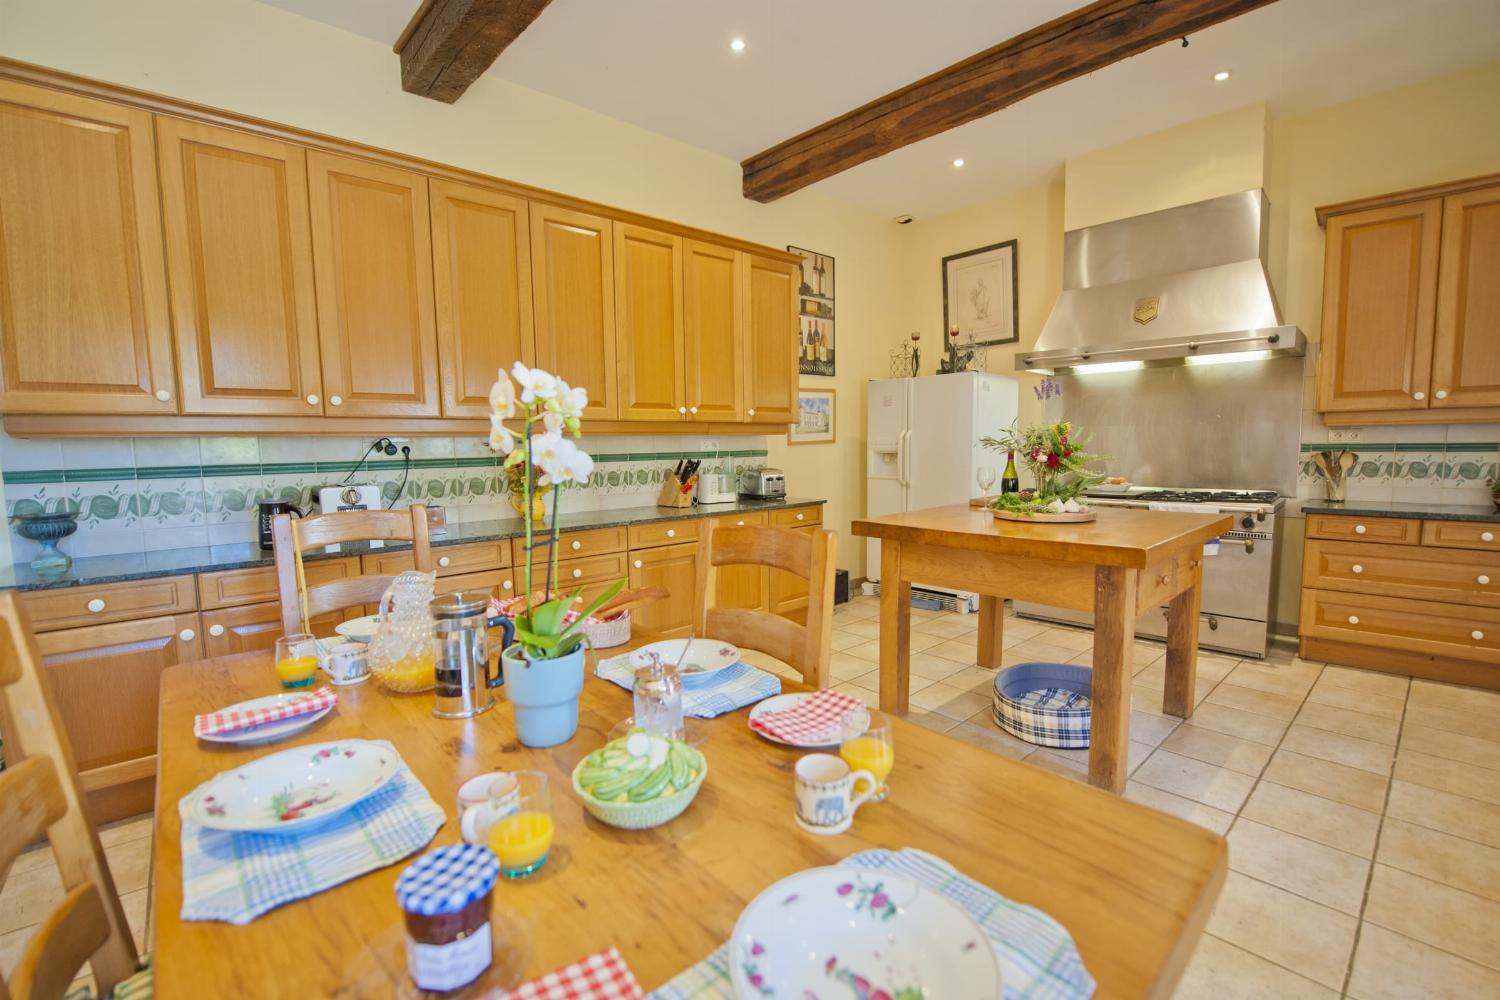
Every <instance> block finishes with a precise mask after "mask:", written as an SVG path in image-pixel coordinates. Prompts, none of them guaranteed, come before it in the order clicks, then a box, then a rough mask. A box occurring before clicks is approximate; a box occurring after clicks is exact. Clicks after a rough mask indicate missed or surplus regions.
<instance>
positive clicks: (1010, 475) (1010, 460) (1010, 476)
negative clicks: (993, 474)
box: [1000, 451, 1021, 493]
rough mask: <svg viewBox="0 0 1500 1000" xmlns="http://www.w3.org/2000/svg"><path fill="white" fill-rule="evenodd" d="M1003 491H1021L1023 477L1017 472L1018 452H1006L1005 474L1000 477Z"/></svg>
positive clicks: (1001, 490)
mask: <svg viewBox="0 0 1500 1000" xmlns="http://www.w3.org/2000/svg"><path fill="white" fill-rule="evenodd" d="M1000 492H1001V493H1019V492H1021V477H1020V476H1018V475H1017V474H1016V453H1015V452H1013V451H1008V452H1006V453H1005V475H1004V476H1002V477H1001V478H1000Z"/></svg>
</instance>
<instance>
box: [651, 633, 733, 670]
mask: <svg viewBox="0 0 1500 1000" xmlns="http://www.w3.org/2000/svg"><path fill="white" fill-rule="evenodd" d="M684 649H686V650H687V655H686V656H684V655H683V650H684ZM649 653H655V654H656V655H657V656H660V657H661V661H662V662H663V663H677V664H679V666H678V667H677V671H678V673H680V674H681V675H682V678H683V680H690V679H691V680H697V679H698V678H701V677H711V676H713V675H714V674H716V673H718V672H719V671H720V670H723V669H724V668H726V667H732V666H734V665H735V664H736V663H738V662H739V661H740V651H739V649H738V648H736V647H734V646H731V645H730V644H729V643H727V642H720V641H719V640H718V639H663V640H662V641H661V642H653V643H649V644H647V645H645V646H642V647H641V648H640V649H636V650H632V651H631V653H630V665H631V666H632V667H645V666H650V664H651V661H650V660H649V659H648V658H647V654H649Z"/></svg>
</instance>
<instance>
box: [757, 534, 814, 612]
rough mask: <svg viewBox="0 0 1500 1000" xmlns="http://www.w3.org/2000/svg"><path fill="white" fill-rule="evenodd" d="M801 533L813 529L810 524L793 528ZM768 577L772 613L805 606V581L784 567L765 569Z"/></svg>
mask: <svg viewBox="0 0 1500 1000" xmlns="http://www.w3.org/2000/svg"><path fill="white" fill-rule="evenodd" d="M792 530H793V531H801V532H803V533H807V532H811V531H813V530H814V529H813V527H812V526H811V525H809V526H807V527H805V528H793V529H792ZM766 572H767V574H768V575H769V577H770V595H769V596H770V609H771V611H772V613H773V614H778V615H788V614H791V613H793V612H796V611H802V610H803V609H804V608H806V607H807V581H806V580H804V579H803V578H802V577H800V576H798V575H797V574H795V573H788V572H787V571H786V570H784V569H772V570H767V571H766Z"/></svg>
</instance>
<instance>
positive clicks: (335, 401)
mask: <svg viewBox="0 0 1500 1000" xmlns="http://www.w3.org/2000/svg"><path fill="white" fill-rule="evenodd" d="M328 402H329V403H330V404H332V405H333V406H343V405H344V397H343V396H329V397H328Z"/></svg>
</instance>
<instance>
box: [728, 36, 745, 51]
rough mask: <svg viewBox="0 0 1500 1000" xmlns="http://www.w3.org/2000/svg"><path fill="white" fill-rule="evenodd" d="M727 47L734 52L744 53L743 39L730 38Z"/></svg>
mask: <svg viewBox="0 0 1500 1000" xmlns="http://www.w3.org/2000/svg"><path fill="white" fill-rule="evenodd" d="M729 47H730V48H731V49H733V50H734V51H735V52H743V51H745V40H744V39H743V38H731V39H730V40H729Z"/></svg>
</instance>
